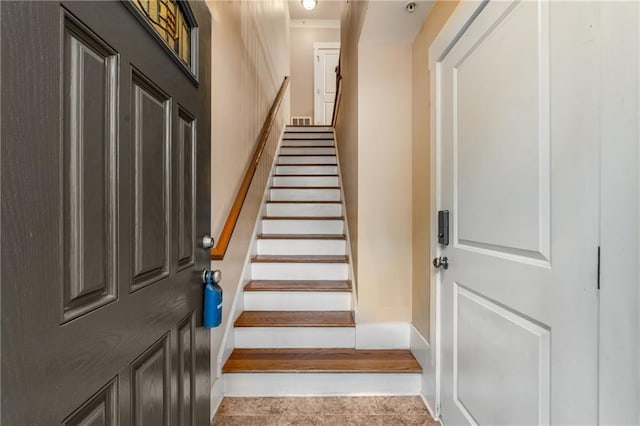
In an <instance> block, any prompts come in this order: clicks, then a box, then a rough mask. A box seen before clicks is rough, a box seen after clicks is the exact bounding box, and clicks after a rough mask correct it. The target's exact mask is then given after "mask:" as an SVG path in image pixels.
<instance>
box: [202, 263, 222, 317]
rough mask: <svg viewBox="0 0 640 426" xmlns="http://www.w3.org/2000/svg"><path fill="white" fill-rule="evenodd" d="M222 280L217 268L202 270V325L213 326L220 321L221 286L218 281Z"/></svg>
mask: <svg viewBox="0 0 640 426" xmlns="http://www.w3.org/2000/svg"><path fill="white" fill-rule="evenodd" d="M220 280H222V273H221V272H220V271H219V270H217V269H216V270H215V271H210V270H208V269H205V270H204V271H203V272H202V281H203V282H204V283H205V286H204V308H203V309H202V326H203V327H204V328H213V327H217V326H219V325H220V323H221V322H222V288H221V287H220V286H219V285H218V283H219V282H220Z"/></svg>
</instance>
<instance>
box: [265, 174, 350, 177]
mask: <svg viewBox="0 0 640 426" xmlns="http://www.w3.org/2000/svg"><path fill="white" fill-rule="evenodd" d="M291 176H294V177H338V175H335V174H334V175H303V174H300V175H279V174H275V175H273V177H291Z"/></svg>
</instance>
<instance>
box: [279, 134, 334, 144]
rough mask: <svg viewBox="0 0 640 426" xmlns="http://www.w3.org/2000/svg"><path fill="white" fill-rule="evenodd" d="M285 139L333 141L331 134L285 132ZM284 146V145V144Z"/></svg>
mask: <svg viewBox="0 0 640 426" xmlns="http://www.w3.org/2000/svg"><path fill="white" fill-rule="evenodd" d="M283 139H285V142H286V139H331V140H333V133H331V132H304V133H302V132H286V133H285V134H284V138H283ZM285 145H286V143H285Z"/></svg>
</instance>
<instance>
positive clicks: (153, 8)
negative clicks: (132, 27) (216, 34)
mask: <svg viewBox="0 0 640 426" xmlns="http://www.w3.org/2000/svg"><path fill="white" fill-rule="evenodd" d="M132 3H133V4H134V5H135V6H136V7H137V8H138V9H139V10H140V11H141V12H142V14H143V15H144V16H145V17H146V18H147V20H148V21H149V23H150V24H151V26H152V27H153V28H154V29H155V31H156V32H157V33H158V35H160V37H161V38H162V39H163V40H164V41H165V42H166V43H167V45H169V47H170V48H171V49H172V50H173V51H174V52H175V53H176V55H177V56H178V57H179V58H180V60H182V62H184V63H185V64H186V65H187V66H189V67H191V34H192V31H191V30H192V29H193V25H191V22H189V20H188V19H187V17H186V16H185V13H184V10H183V5H182V2H178V1H174V0H132Z"/></svg>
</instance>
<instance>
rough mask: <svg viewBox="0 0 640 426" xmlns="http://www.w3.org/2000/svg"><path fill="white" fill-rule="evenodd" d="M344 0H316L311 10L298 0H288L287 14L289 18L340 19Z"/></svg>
mask: <svg viewBox="0 0 640 426" xmlns="http://www.w3.org/2000/svg"><path fill="white" fill-rule="evenodd" d="M344 4H345V0H318V5H317V6H316V8H315V9H313V10H306V9H305V8H304V7H302V4H301V3H300V0H290V1H289V16H290V17H291V19H340V16H341V15H342V6H343V5H344Z"/></svg>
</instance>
